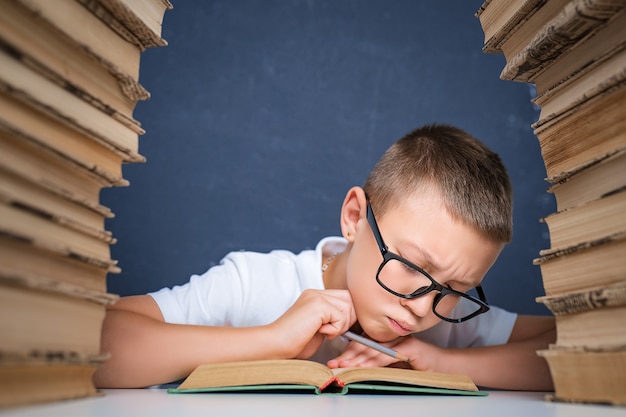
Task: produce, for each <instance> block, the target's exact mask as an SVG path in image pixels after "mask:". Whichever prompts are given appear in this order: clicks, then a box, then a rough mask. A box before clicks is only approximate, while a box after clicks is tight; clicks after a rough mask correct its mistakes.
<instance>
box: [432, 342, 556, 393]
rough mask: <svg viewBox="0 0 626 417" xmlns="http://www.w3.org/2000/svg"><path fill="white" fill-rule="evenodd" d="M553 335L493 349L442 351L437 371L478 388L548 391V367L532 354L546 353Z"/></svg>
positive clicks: (490, 347) (549, 387) (549, 377)
mask: <svg viewBox="0 0 626 417" xmlns="http://www.w3.org/2000/svg"><path fill="white" fill-rule="evenodd" d="M554 334H555V333H554V331H551V332H546V333H545V334H542V335H539V336H537V337H535V338H533V339H529V340H525V341H519V342H513V343H508V344H504V345H497V346H485V347H478V348H468V349H442V350H441V351H440V352H441V355H442V356H441V357H440V358H439V360H438V361H437V363H438V367H439V368H440V369H439V370H441V371H444V372H450V373H463V374H467V375H469V376H470V377H471V378H472V379H473V380H474V382H475V383H476V385H478V386H481V387H486V388H498V389H508V390H527V391H551V390H552V389H553V383H552V378H551V376H550V371H549V368H548V365H547V363H546V361H545V360H544V359H543V358H541V357H539V356H538V355H537V353H536V352H537V350H541V349H546V348H547V347H548V345H549V344H550V343H552V342H553V340H554Z"/></svg>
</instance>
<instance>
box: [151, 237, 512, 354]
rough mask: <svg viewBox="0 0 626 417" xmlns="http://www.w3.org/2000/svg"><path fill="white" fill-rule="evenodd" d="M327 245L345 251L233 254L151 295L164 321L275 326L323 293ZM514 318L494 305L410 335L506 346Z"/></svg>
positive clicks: (326, 350)
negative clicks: (306, 295) (313, 292)
mask: <svg viewBox="0 0 626 417" xmlns="http://www.w3.org/2000/svg"><path fill="white" fill-rule="evenodd" d="M326 245H333V246H338V247H340V248H341V247H344V246H345V245H346V241H345V240H344V239H343V238H339V237H327V238H324V239H322V240H321V241H320V242H319V243H318V244H317V247H316V249H315V250H305V251H302V252H300V253H299V254H294V253H292V252H289V251H285V250H275V251H272V252H269V253H256V252H245V251H241V252H231V253H229V254H228V255H226V256H225V257H224V259H222V260H221V262H220V264H219V265H216V266H214V267H212V268H210V269H209V270H208V271H206V272H205V273H204V274H202V275H192V276H191V278H190V280H189V282H188V283H186V284H184V285H180V286H175V287H173V288H171V289H170V288H163V289H161V290H159V291H156V292H153V293H150V294H149V295H150V296H152V298H154V300H155V301H156V303H157V304H158V306H159V308H160V309H161V313H162V314H163V317H164V318H165V321H166V322H168V323H177V324H197V325H205V326H233V327H245V326H258V325H264V324H268V323H271V322H273V321H274V320H276V319H277V318H278V317H280V316H281V315H282V314H283V313H284V312H285V311H287V309H289V307H290V306H291V305H292V304H293V303H294V302H295V301H296V299H297V298H298V297H299V296H300V294H301V293H302V291H304V290H305V289H309V288H311V289H323V288H324V282H323V280H322V272H321V267H320V266H321V264H322V250H323V248H324V247H325V246H326ZM516 318H517V315H516V314H514V313H511V312H508V311H505V310H502V309H500V308H497V307H491V309H490V310H489V311H488V312H487V313H485V314H481V315H479V316H477V317H475V318H473V319H471V320H468V321H465V322H463V323H458V324H457V323H448V322H445V321H442V322H440V323H439V324H437V325H436V326H434V327H432V328H431V329H428V330H425V331H423V332H420V333H416V334H415V335H414V337H417V338H419V339H421V340H424V341H426V342H429V343H433V344H435V345H438V346H441V347H454V348H463V347H473V346H486V345H497V344H503V343H506V342H507V340H508V338H509V336H510V334H511V330H512V329H513V325H514V324H515V319H516ZM346 344H347V341H345V340H343V339H341V338H335V339H334V340H333V341H328V342H327V343H326V344H325V345H324V346H322V348H321V349H320V351H318V353H317V354H316V355H315V357H313V358H312V359H313V360H317V361H320V362H325V361H327V360H328V359H331V358H333V357H335V356H337V355H338V354H339V353H340V352H341V351H342V350H343V349H344V348H345V345H346Z"/></svg>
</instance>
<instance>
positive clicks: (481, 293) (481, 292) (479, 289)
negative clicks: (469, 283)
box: [476, 284, 489, 304]
mask: <svg viewBox="0 0 626 417" xmlns="http://www.w3.org/2000/svg"><path fill="white" fill-rule="evenodd" d="M476 292H477V293H478V298H480V301H482V302H483V303H485V304H489V303H487V297H485V291H484V290H483V286H482V285H480V284H479V285H478V286H477V287H476Z"/></svg>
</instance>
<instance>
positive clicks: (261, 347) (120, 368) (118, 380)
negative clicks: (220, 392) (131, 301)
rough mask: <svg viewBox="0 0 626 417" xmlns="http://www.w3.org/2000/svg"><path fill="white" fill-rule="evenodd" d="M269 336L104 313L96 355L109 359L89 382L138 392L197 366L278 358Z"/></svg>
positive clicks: (117, 312) (259, 330)
mask: <svg viewBox="0 0 626 417" xmlns="http://www.w3.org/2000/svg"><path fill="white" fill-rule="evenodd" d="M268 331H269V329H268V328H266V327H252V328H239V329H236V328H229V327H205V326H190V325H175V324H168V323H164V322H162V321H159V320H155V319H153V318H151V317H147V316H144V315H141V314H138V313H135V312H132V311H125V310H109V311H108V312H107V317H106V319H105V321H104V324H103V330H102V342H101V346H102V348H101V351H102V353H110V354H111V357H110V358H109V359H108V360H107V361H106V362H105V364H104V365H103V366H102V367H101V368H100V369H98V371H97V372H96V374H95V376H94V381H95V384H96V386H98V387H101V388H107V387H108V388H139V387H146V386H150V385H156V384H163V383H167V382H171V381H175V380H178V379H181V378H184V377H186V376H187V375H188V374H189V373H190V372H191V371H192V370H193V369H194V368H195V367H196V366H197V365H199V364H201V363H209V362H224V361H229V360H252V359H259V358H264V359H267V358H271V357H279V356H280V355H282V354H283V353H282V351H281V349H282V347H281V346H279V345H278V342H279V340H278V339H277V338H273V337H270V336H268ZM225 346H227V348H225Z"/></svg>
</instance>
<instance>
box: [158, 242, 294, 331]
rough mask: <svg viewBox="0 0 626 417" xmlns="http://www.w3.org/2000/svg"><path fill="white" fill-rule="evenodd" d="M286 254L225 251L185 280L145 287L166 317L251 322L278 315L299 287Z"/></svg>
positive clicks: (259, 322) (207, 322) (183, 320)
mask: <svg viewBox="0 0 626 417" xmlns="http://www.w3.org/2000/svg"><path fill="white" fill-rule="evenodd" d="M292 257H293V255H292V254H290V253H287V252H285V251H274V252H272V253H270V254H257V253H252V252H231V253H230V254H228V255H227V256H226V257H225V258H224V259H222V261H221V262H220V264H219V265H216V266H213V267H211V268H210V269H209V270H208V271H206V272H205V273H204V274H201V275H192V276H191V278H190V280H189V282H188V283H186V284H184V285H178V286H175V287H173V288H164V289H161V290H159V291H156V292H152V293H149V295H150V296H152V298H153V299H154V300H155V301H156V303H157V305H158V306H159V308H160V309H161V313H162V314H163V317H164V319H165V321H166V322H168V323H175V324H195V325H204V326H233V327H241V326H256V325H263V324H267V323H270V322H272V321H274V320H276V318H278V317H280V315H282V314H283V313H284V312H285V311H286V310H287V309H288V308H289V306H290V305H291V304H292V303H293V302H294V301H295V300H296V298H297V297H298V296H299V295H300V293H301V292H302V287H301V284H300V281H299V280H298V279H297V271H296V267H295V264H294V262H293V260H292V259H291V258H292Z"/></svg>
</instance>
